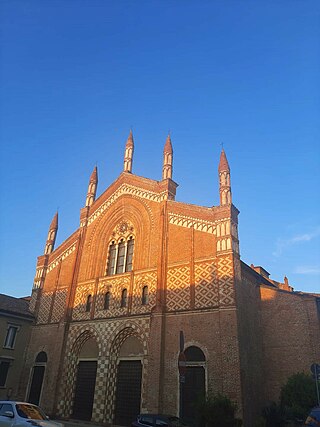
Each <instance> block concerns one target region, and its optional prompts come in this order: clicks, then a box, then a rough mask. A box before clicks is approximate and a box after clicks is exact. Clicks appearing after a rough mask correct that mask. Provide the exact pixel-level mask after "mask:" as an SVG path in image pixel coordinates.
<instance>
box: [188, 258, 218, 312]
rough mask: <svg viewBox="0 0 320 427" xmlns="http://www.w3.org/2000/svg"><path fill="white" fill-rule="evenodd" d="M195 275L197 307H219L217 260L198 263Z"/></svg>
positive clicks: (195, 267)
mask: <svg viewBox="0 0 320 427" xmlns="http://www.w3.org/2000/svg"><path fill="white" fill-rule="evenodd" d="M194 275H195V307H196V308H204V307H216V306H218V305H219V286H218V279H217V272H216V265H215V260H211V261H206V262H196V263H195V266H194Z"/></svg>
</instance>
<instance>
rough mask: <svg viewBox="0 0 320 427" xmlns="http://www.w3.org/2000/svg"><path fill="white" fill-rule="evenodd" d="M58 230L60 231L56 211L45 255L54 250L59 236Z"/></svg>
mask: <svg viewBox="0 0 320 427" xmlns="http://www.w3.org/2000/svg"><path fill="white" fill-rule="evenodd" d="M57 231H58V212H56V214H55V215H54V217H53V219H52V221H51V224H50V227H49V232H48V237H47V241H46V246H45V249H44V253H45V255H49V254H51V252H52V251H53V249H54V244H55V241H56V237H57Z"/></svg>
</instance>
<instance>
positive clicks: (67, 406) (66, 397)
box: [57, 324, 102, 417]
mask: <svg viewBox="0 0 320 427" xmlns="http://www.w3.org/2000/svg"><path fill="white" fill-rule="evenodd" d="M74 336H76V339H75V340H73V339H72V338H73V337H74ZM70 338H71V339H70ZM90 338H94V339H95V341H96V343H97V345H98V349H99V357H100V355H101V346H102V344H101V338H100V336H99V334H98V332H97V330H96V329H95V328H94V327H93V326H92V325H91V324H88V325H77V326H76V327H75V328H74V327H73V328H72V330H70V335H69V340H68V343H67V348H66V354H65V360H64V369H63V375H62V379H63V380H62V387H61V396H60V399H59V402H58V406H57V409H58V414H59V415H61V416H64V417H69V416H70V415H71V412H72V403H73V399H74V392H75V378H76V374H77V362H78V356H79V353H80V350H81V348H82V346H83V344H84V343H85V342H86V341H87V340H89V339H90Z"/></svg>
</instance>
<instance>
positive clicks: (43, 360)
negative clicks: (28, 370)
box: [27, 351, 48, 405]
mask: <svg viewBox="0 0 320 427" xmlns="http://www.w3.org/2000/svg"><path fill="white" fill-rule="evenodd" d="M47 360H48V358H47V354H46V353H45V352H44V351H40V353H38V354H37V357H36V359H35V362H34V366H33V368H32V374H31V383H30V388H29V393H28V398H27V401H28V402H30V403H34V404H35V405H39V403H40V397H41V391H42V384H43V378H44V373H45V369H46V364H47Z"/></svg>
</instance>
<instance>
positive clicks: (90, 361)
mask: <svg viewBox="0 0 320 427" xmlns="http://www.w3.org/2000/svg"><path fill="white" fill-rule="evenodd" d="M97 359H98V346H97V344H96V342H95V340H94V339H93V338H90V339H88V340H87V341H86V342H85V343H84V344H83V346H82V348H81V350H80V353H79V356H78V365H77V374H76V385H75V393H74V400H73V411H72V417H73V418H75V419H79V420H86V421H90V420H91V416H92V407H93V399H94V391H95V385H96V374H97Z"/></svg>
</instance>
